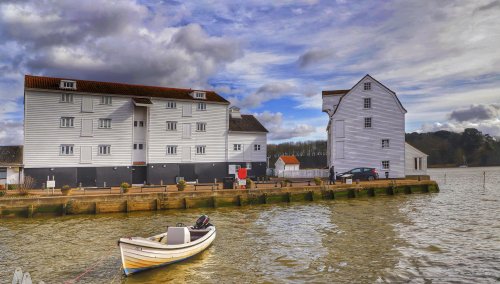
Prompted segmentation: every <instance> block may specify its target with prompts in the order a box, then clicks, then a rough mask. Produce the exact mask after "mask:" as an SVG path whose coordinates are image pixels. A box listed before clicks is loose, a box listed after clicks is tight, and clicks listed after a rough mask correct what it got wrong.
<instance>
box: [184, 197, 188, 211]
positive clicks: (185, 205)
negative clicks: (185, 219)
mask: <svg viewBox="0 0 500 284" xmlns="http://www.w3.org/2000/svg"><path fill="white" fill-rule="evenodd" d="M188 208H189V206H188V201H187V198H186V197H184V209H188Z"/></svg>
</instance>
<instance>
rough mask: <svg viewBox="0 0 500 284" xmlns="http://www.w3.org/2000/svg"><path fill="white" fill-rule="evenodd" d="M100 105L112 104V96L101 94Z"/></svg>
mask: <svg viewBox="0 0 500 284" xmlns="http://www.w3.org/2000/svg"><path fill="white" fill-rule="evenodd" d="M100 105H108V106H111V105H113V97H112V96H101V103H100Z"/></svg>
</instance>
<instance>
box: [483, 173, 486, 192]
mask: <svg viewBox="0 0 500 284" xmlns="http://www.w3.org/2000/svg"><path fill="white" fill-rule="evenodd" d="M483 188H484V189H485V188H486V172H483Z"/></svg>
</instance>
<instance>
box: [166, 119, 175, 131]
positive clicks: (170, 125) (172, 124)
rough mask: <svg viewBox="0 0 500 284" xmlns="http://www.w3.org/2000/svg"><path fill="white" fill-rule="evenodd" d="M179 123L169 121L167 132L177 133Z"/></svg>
mask: <svg viewBox="0 0 500 284" xmlns="http://www.w3.org/2000/svg"><path fill="white" fill-rule="evenodd" d="M176 130H177V121H167V131H176Z"/></svg>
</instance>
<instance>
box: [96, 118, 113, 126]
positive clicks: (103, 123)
mask: <svg viewBox="0 0 500 284" xmlns="http://www.w3.org/2000/svg"><path fill="white" fill-rule="evenodd" d="M99 128H111V119H109V118H100V119H99Z"/></svg>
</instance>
